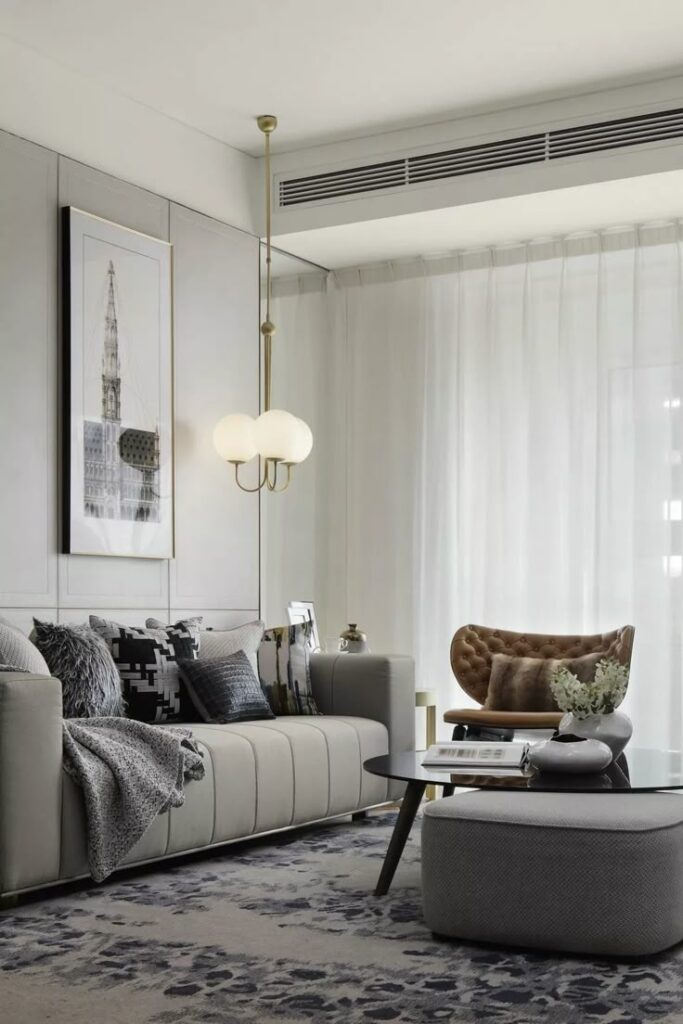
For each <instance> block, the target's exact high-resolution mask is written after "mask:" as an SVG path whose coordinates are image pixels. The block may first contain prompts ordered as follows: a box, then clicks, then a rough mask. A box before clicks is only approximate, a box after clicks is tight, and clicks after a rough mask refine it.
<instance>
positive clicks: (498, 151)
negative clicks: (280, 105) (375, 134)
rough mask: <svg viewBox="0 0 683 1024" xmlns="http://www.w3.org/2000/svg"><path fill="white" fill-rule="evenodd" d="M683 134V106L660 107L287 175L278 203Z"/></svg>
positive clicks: (328, 197)
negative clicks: (407, 154) (373, 160)
mask: <svg viewBox="0 0 683 1024" xmlns="http://www.w3.org/2000/svg"><path fill="white" fill-rule="evenodd" d="M680 138H683V109H676V110H661V111H656V112H655V113H650V114H640V115H636V116H634V117H622V118H618V119H617V120H612V121H600V122H596V123H595V124H583V125H577V126H576V127H574V128H559V129H555V130H552V131H548V132H539V133H537V134H535V135H526V136H522V137H520V138H510V139H500V140H498V141H495V142H486V143H482V144H480V145H475V146H461V147H459V148H458V149H447V150H441V151H439V152H437V153H422V154H419V155H418V156H406V157H402V158H400V159H395V160H386V161H383V162H381V163H375V164H366V165H363V166H359V167H347V168H344V169H342V170H339V171H329V172H326V173H322V174H310V175H305V176H303V177H298V178H282V179H280V181H279V183H278V201H279V205H280V207H281V208H284V207H291V206H305V205H307V204H309V203H320V202H329V201H330V200H332V199H343V198H344V197H349V198H356V197H361V196H362V195H364V194H366V193H369V192H378V191H381V190H383V189H392V190H393V191H395V190H396V189H400V188H404V187H406V186H408V185H420V184H426V183H428V182H430V181H442V180H444V179H447V178H456V177H460V176H462V175H469V174H484V173H486V172H490V171H500V170H504V169H505V168H508V167H520V166H523V165H525V164H534V163H542V162H546V161H549V160H560V159H565V158H566V157H576V156H587V155H589V154H590V153H598V152H601V151H607V150H610V149H617V148H620V147H624V146H643V145H648V144H653V143H660V144H661V143H663V142H668V141H670V140H674V139H680Z"/></svg>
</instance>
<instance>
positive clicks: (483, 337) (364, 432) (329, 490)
mask: <svg viewBox="0 0 683 1024" xmlns="http://www.w3.org/2000/svg"><path fill="white" fill-rule="evenodd" d="M682 237H683V236H682V234H681V230H680V227H679V225H678V224H668V225H660V226H655V227H646V228H640V229H637V230H636V229H633V230H620V231H612V232H603V233H600V234H599V235H598V234H596V235H586V236H583V237H581V238H572V239H567V240H563V241H552V242H543V243H537V244H531V245H528V246H525V247H507V248H502V249H492V250H489V251H486V252H477V253H470V254H462V255H460V256H457V257H453V258H448V259H443V260H429V261H419V262H416V263H413V264H405V263H401V264H396V265H393V266H378V267H374V268H370V269H367V270H359V271H349V272H343V273H339V274H337V275H335V277H334V278H333V279H331V280H328V282H327V285H326V291H325V292H323V291H322V290H321V289H319V290H318V292H317V294H316V299H315V302H316V303H317V306H316V307H315V308H316V310H317V312H316V315H315V316H312V317H310V318H309V313H308V310H309V309H312V308H313V304H312V299H311V296H310V294H306V293H305V292H303V291H297V292H296V294H293V293H292V289H291V288H290V294H288V295H282V296H280V297H279V298H278V299H277V303H276V310H275V311H276V313H277V314H278V316H279V317H281V318H284V319H285V320H286V321H287V320H288V318H291V315H292V312H293V311H294V310H296V319H297V324H298V330H299V331H300V332H303V333H304V334H306V333H307V331H308V327H307V325H309V324H312V323H313V322H314V321H316V318H317V323H318V328H317V329H316V330H315V331H313V334H312V336H311V338H310V343H311V345H313V346H314V347H315V348H316V351H318V356H317V357H316V358H317V363H316V365H317V372H318V374H319V378H318V386H319V387H321V388H322V389H323V393H324V395H325V399H324V401H323V402H322V403H320V404H319V407H318V409H317V417H318V422H317V423H313V426H314V429H315V428H316V427H317V430H318V433H319V435H320V437H321V439H322V446H319V447H318V451H317V458H318V460H319V462H318V469H317V471H316V472H317V473H318V474H319V478H318V480H317V484H316V482H315V481H311V487H312V493H314V494H315V495H316V498H315V500H316V502H317V504H316V507H315V508H314V509H313V511H311V508H310V507H309V506H308V505H306V506H305V507H304V505H303V504H302V505H301V507H300V512H301V515H302V517H303V518H302V521H305V522H307V523H308V530H309V531H310V536H311V537H316V538H317V554H316V579H315V580H312V581H311V586H313V587H316V588H318V589H317V591H316V593H313V594H312V596H313V597H314V598H316V599H317V600H318V602H319V604H320V605H321V610H322V615H323V617H324V619H325V622H324V630H325V632H326V633H329V632H330V631H336V630H337V629H338V628H340V626H341V625H342V624H343V621H340V620H348V618H351V619H353V620H354V621H355V620H357V621H359V622H360V623H361V624H362V625H363V626H364V627H365V628H366V629H367V632H368V633H369V636H370V641H371V644H372V646H373V648H374V649H375V650H396V651H406V652H410V653H414V654H415V656H416V659H417V669H418V684H419V685H420V686H421V687H425V688H426V687H430V688H431V687H433V688H435V689H437V691H438V693H439V701H440V705H441V709H442V710H443V709H445V708H446V707H448V706H454V705H456V704H460V703H462V702H463V700H465V701H466V698H464V695H463V694H461V693H460V691H459V690H458V689H457V687H456V684H455V682H454V680H453V678H452V675H451V672H450V667H449V661H448V649H449V643H450V638H451V636H452V633H453V631H454V630H455V628H456V627H457V626H458V625H460V624H462V623H464V622H481V623H485V624H489V625H497V626H500V627H503V628H506V627H507V628H512V629H523V630H533V631H543V632H545V631H557V632H598V631H602V630H605V629H611V628H613V627H615V626H617V625H623V624H625V623H627V622H632V623H633V624H634V625H635V626H636V650H635V658H634V668H633V673H632V683H631V687H630V691H629V696H628V709H629V710H630V712H631V714H632V716H633V718H634V722H635V725H636V730H637V736H638V738H639V740H640V741H641V742H643V743H663V742H670V743H671V744H672V745H680V743H681V739H682V736H681V733H682V732H683V710H682V706H683V704H682V700H681V690H682V681H683V664H682V658H681V652H682V647H681V621H682V614H681V613H682V612H683V589H682V588H683V575H682V570H683V535H682V531H683V522H682V502H683V467H682V464H681V458H682V455H681V452H682V451H683V436H682V435H681V426H682V421H681V416H682V413H683V379H682V378H681V355H682V351H683V292H682V288H681V284H682V279H681V255H682V251H681V238H682ZM321 324H324V326H322V327H321V326H320V325H321ZM313 335H314V336H313ZM289 343H290V339H289V337H286V338H285V344H286V345H287V346H288V345H289ZM329 360H332V361H333V362H332V363H330V362H328V361H329ZM292 383H293V382H291V381H290V384H292ZM295 392H296V386H294V387H293V390H292V392H291V393H292V395H294V394H295ZM295 411H296V410H295ZM303 412H304V410H302V414H303ZM314 418H315V417H312V419H314ZM323 464H324V465H325V468H324V470H323V469H322V465H323ZM304 469H305V467H302V473H303V471H304ZM314 470H315V467H313V468H312V469H311V472H312V473H313V472H314ZM302 497H303V495H302ZM306 500H308V499H306ZM269 536H270V541H269V544H270V547H269V551H270V555H271V556H272V555H273V553H274V552H275V551H277V550H280V549H281V548H282V546H283V545H284V544H286V530H285V529H284V520H283V517H282V512H281V510H279V511H278V512H277V513H276V518H275V519H272V518H271V520H270V527H269ZM302 557H303V556H302ZM330 559H332V560H330ZM268 574H269V565H268V563H266V576H267V575H268ZM286 577H287V574H286V573H284V574H283V573H281V574H280V586H281V587H282V588H285V589H286V586H287V578H286ZM292 596H304V595H299V594H296V595H294V594H293V595H292ZM332 617H334V621H332Z"/></svg>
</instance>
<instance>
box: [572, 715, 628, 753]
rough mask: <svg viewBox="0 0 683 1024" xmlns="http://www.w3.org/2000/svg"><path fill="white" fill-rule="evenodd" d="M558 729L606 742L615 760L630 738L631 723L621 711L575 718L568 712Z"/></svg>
mask: <svg viewBox="0 0 683 1024" xmlns="http://www.w3.org/2000/svg"><path fill="white" fill-rule="evenodd" d="M559 731H560V733H573V735H574V736H583V737H584V739H587V740H600V742H601V743H606V744H607V746H608V747H609V748H610V750H611V751H612V758H613V759H615V760H616V758H617V757H619V754H621V752H622V751H623V749H624V747H625V746H626V744H627V743H628V741H629V740H630V739H631V734H632V733H633V723H632V722H631V719H630V718H629V717H628V715H625V714H624V712H623V711H612V712H611V713H610V714H609V715H589V716H588V718H575V717H574V715H572V714H571V712H568V713H567V714H566V715H565V716H564V717H563V719H562V721H561V722H560V727H559Z"/></svg>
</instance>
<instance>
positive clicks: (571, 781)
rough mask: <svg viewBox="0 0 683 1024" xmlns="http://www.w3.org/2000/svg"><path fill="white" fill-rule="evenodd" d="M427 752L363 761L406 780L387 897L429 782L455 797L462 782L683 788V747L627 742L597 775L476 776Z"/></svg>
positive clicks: (535, 787)
mask: <svg viewBox="0 0 683 1024" xmlns="http://www.w3.org/2000/svg"><path fill="white" fill-rule="evenodd" d="M424 755H425V751H424V750H414V751H411V752H410V753H406V754H383V755H381V756H380V757H371V758H370V759H369V760H368V761H366V762H365V763H364V765H363V767H364V769H365V770H366V771H368V772H370V773H371V774H372V775H381V776H382V777H383V778H386V779H398V780H400V781H402V782H405V783H407V785H406V792H405V796H404V797H403V801H402V803H401V809H400V810H399V812H398V817H397V818H396V824H395V825H394V831H393V833H392V836H391V840H390V842H389V848H388V850H387V853H386V856H385V858H384V863H383V865H382V870H381V872H380V876H379V880H378V882H377V887H376V889H375V895H376V896H384V895H385V894H386V893H387V892H388V891H389V886H390V885H391V880H392V879H393V877H394V873H395V871H396V868H397V867H398V862H399V861H400V859H401V854H402V853H403V848H404V846H405V844H406V840H407V838H408V836H409V835H410V830H411V828H412V826H413V822H414V820H415V815H416V814H417V809H418V807H419V806H420V802H421V800H422V797H423V796H424V791H425V789H426V788H427V786H441V787H442V789H443V795H444V796H452V795H453V792H454V790H455V789H456V787H458V786H460V787H463V788H467V789H511V790H512V789H514V790H517V791H521V792H539V791H545V792H551V793H596V792H599V793H605V794H608V793H625V792H629V793H651V792H655V791H656V790H663V789H683V751H681V750H643V749H639V748H637V747H635V748H633V749H631V748H630V747H627V748H626V751H625V752H624V753H623V754H622V755H621V756H620V757H619V758H618V759H617V760H616V761H615V762H614V763H613V764H611V765H610V766H609V768H608V769H606V770H605V771H604V772H602V773H601V774H599V775H598V774H596V775H559V774H552V775H551V774H550V773H548V772H543V773H541V772H537V771H535V770H533V769H531V770H529V771H527V772H524V773H521V772H516V773H514V774H510V775H495V774H479V775H475V774H473V773H472V770H471V769H467V768H463V769H459V770H457V771H453V770H452V769H450V768H449V769H448V770H447V771H439V770H437V769H434V768H424V767H423V766H422V759H423V757H424Z"/></svg>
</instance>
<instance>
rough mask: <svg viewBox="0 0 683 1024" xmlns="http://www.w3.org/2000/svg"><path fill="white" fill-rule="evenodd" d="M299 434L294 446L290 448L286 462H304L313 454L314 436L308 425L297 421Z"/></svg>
mask: <svg viewBox="0 0 683 1024" xmlns="http://www.w3.org/2000/svg"><path fill="white" fill-rule="evenodd" d="M296 423H297V433H296V438H295V440H294V444H293V445H292V446H291V447H290V449H289V451H288V453H287V458H286V459H285V462H303V461H304V459H307V458H308V456H309V455H310V454H311V448H312V447H313V434H312V433H311V428H310V427H309V425H308V423H305V422H304V421H303V420H299V419H297V421H296Z"/></svg>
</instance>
